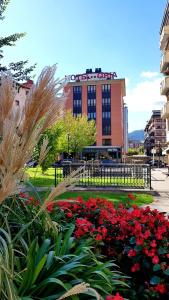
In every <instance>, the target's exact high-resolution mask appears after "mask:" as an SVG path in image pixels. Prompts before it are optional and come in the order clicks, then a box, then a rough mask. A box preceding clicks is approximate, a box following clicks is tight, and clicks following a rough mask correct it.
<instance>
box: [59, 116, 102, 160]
mask: <svg viewBox="0 0 169 300" xmlns="http://www.w3.org/2000/svg"><path fill="white" fill-rule="evenodd" d="M59 126H61V128H62V134H61V136H60V137H59V138H58V146H57V147H58V152H60V153H61V152H67V153H68V154H70V153H71V154H72V155H74V156H76V154H77V153H78V152H80V151H82V149H83V148H84V147H85V146H90V145H92V144H93V143H94V142H95V141H96V126H95V122H94V121H93V120H92V121H88V119H87V116H82V117H73V116H72V113H71V112H67V113H66V115H65V116H64V118H63V120H61V121H60V124H59Z"/></svg>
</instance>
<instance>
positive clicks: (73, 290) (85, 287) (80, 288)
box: [58, 282, 100, 300]
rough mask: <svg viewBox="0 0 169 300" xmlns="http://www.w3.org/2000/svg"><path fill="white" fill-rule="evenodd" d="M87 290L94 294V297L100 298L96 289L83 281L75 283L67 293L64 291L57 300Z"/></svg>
mask: <svg viewBox="0 0 169 300" xmlns="http://www.w3.org/2000/svg"><path fill="white" fill-rule="evenodd" d="M87 292H92V294H94V295H95V297H96V299H97V300H100V296H99V294H98V293H97V292H96V290H95V289H92V288H90V285H89V284H88V283H85V282H82V283H80V284H77V285H75V286H74V287H73V288H71V289H70V290H69V291H68V292H67V293H65V294H64V295H63V296H61V297H60V298H59V299H58V300H63V299H65V298H68V297H71V296H73V295H78V294H85V293H87Z"/></svg>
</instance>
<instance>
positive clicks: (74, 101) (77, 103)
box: [73, 99, 82, 107]
mask: <svg viewBox="0 0 169 300" xmlns="http://www.w3.org/2000/svg"><path fill="white" fill-rule="evenodd" d="M81 105H82V101H81V99H77V100H73V106H74V107H75V106H76V107H80V106H81Z"/></svg>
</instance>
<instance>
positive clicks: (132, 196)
mask: <svg viewBox="0 0 169 300" xmlns="http://www.w3.org/2000/svg"><path fill="white" fill-rule="evenodd" d="M128 198H129V199H130V200H136V199H137V197H136V196H135V195H133V194H128Z"/></svg>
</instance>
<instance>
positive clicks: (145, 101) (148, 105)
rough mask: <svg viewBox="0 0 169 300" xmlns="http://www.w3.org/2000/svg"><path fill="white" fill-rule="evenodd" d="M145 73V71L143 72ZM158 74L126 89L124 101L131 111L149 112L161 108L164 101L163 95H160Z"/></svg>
mask: <svg viewBox="0 0 169 300" xmlns="http://www.w3.org/2000/svg"><path fill="white" fill-rule="evenodd" d="M142 73H143V72H142ZM144 73H146V72H144ZM161 81H162V78H161V76H160V74H158V76H156V77H154V78H152V79H151V80H150V79H149V80H148V79H147V80H145V79H143V80H141V81H140V82H139V83H137V85H136V86H135V87H133V88H128V89H127V90H126V97H125V102H126V103H127V105H128V108H129V111H131V112H144V111H145V112H148V111H149V112H150V113H151V111H152V110H154V109H161V108H162V106H163V104H164V103H165V101H166V97H165V96H161V95H160V82H161Z"/></svg>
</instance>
